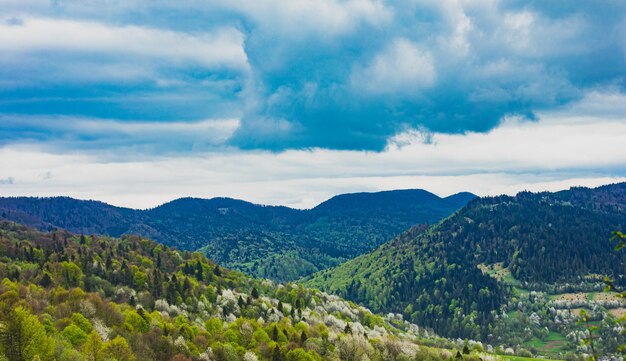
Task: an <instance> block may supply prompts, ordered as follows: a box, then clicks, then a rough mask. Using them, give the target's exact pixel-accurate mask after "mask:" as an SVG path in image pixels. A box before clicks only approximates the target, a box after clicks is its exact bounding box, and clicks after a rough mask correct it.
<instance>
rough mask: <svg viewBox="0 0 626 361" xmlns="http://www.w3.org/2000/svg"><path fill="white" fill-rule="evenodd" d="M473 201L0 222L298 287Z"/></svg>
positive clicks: (425, 196) (18, 201) (238, 204)
mask: <svg viewBox="0 0 626 361" xmlns="http://www.w3.org/2000/svg"><path fill="white" fill-rule="evenodd" d="M473 197H474V196H473V195H471V194H469V193H461V194H458V195H454V196H450V197H447V198H440V197H438V196H436V195H434V194H432V193H429V192H426V191H424V190H400V191H387V192H378V193H356V194H344V195H340V196H336V197H333V198H331V199H329V200H328V201H326V202H324V203H322V204H320V205H319V206H317V207H315V208H313V209H310V210H297V209H292V208H288V207H280V206H262V205H257V204H252V203H249V202H245V201H241V200H236V199H230V198H213V199H197V198H181V199H178V200H175V201H172V202H169V203H166V204H163V205H161V206H159V207H156V208H153V209H149V210H133V209H128V208H120V207H114V206H111V205H108V204H106V203H102V202H96V201H82V200H76V199H71V198H67V197H54V198H29V197H18V198H0V217H2V218H5V219H8V220H12V221H16V222H21V223H24V224H28V225H30V226H33V227H36V228H37V229H40V230H53V229H56V228H61V229H66V230H69V231H72V232H75V233H82V234H87V235H90V234H98V235H110V236H113V237H119V236H122V235H124V234H136V235H140V236H143V237H149V238H152V239H154V240H156V241H159V242H161V243H163V244H166V245H169V246H174V247H176V248H178V249H181V250H201V251H202V252H203V253H205V254H206V255H207V256H208V257H209V258H211V259H212V260H214V261H216V262H219V263H221V264H224V265H225V266H227V267H230V268H234V269H238V270H241V271H244V272H246V273H248V274H251V275H255V276H259V277H268V278H273V279H277V280H293V279H297V278H300V277H302V276H305V275H308V274H311V273H314V272H316V271H318V270H321V269H325V268H328V267H330V266H334V265H337V264H339V263H341V262H343V261H345V260H347V259H350V258H353V257H355V256H358V255H360V254H363V253H365V252H368V251H370V250H372V249H373V248H375V247H376V246H378V245H380V244H382V243H384V242H385V241H386V240H388V239H390V238H391V237H393V236H395V235H396V234H398V233H400V232H402V231H404V230H405V229H407V228H409V227H411V226H413V225H415V224H422V223H436V222H437V221H439V220H441V219H442V218H444V217H446V216H448V215H449V214H450V213H452V212H454V211H455V210H457V209H458V208H460V207H462V206H463V205H465V204H466V203H467V202H468V201H469V200H470V199H471V198H473Z"/></svg>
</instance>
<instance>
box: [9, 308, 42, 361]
mask: <svg viewBox="0 0 626 361" xmlns="http://www.w3.org/2000/svg"><path fill="white" fill-rule="evenodd" d="M53 349H54V343H53V341H52V339H51V338H50V337H49V336H48V335H46V331H45V329H44V327H43V326H42V325H41V323H40V322H39V320H38V319H37V317H36V316H35V315H33V314H31V313H30V312H29V311H28V310H26V309H24V308H23V307H21V306H18V307H16V308H15V309H14V310H12V311H9V313H8V315H5V317H3V319H2V324H1V327H0V350H2V352H3V353H4V355H5V356H6V357H7V359H8V360H9V361H21V360H33V358H35V357H39V359H41V360H48V359H50V358H51V356H52V352H53Z"/></svg>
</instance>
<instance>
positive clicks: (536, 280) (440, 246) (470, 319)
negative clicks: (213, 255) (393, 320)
mask: <svg viewBox="0 0 626 361" xmlns="http://www.w3.org/2000/svg"><path fill="white" fill-rule="evenodd" d="M625 225H626V183H621V184H615V185H609V186H604V187H600V188H596V189H588V188H572V189H570V190H568V191H563V192H557V193H536V194H535V193H530V192H522V193H519V194H518V195H517V196H515V197H508V196H500V197H487V198H480V199H475V200H473V201H471V202H470V203H469V204H468V205H467V206H466V207H464V208H463V209H461V210H459V211H458V212H456V213H455V214H453V215H452V216H450V217H449V218H447V219H445V220H444V221H442V222H441V223H439V224H437V225H435V226H433V227H430V228H428V229H419V228H417V229H412V230H411V231H409V232H406V233H404V234H403V235H401V236H400V237H398V238H396V239H394V240H393V241H391V242H389V243H386V244H384V245H382V246H381V247H379V248H377V249H376V250H374V251H373V252H371V253H369V254H366V255H362V256H360V257H357V258H356V259H354V260H351V261H348V262H346V263H344V264H342V265H340V266H338V267H336V268H334V269H330V270H327V271H323V272H320V273H317V274H315V275H314V276H313V277H311V278H309V279H307V280H306V281H305V282H304V284H305V285H307V286H311V287H318V288H320V289H324V290H327V291H329V292H332V293H337V294H339V295H342V296H344V297H346V298H348V299H351V300H354V301H356V302H360V303H363V304H365V305H367V306H368V307H370V308H372V309H373V310H375V311H377V312H399V313H402V314H403V315H404V316H405V317H407V318H408V319H410V320H411V321H412V322H415V323H418V324H421V325H424V326H426V327H431V328H432V329H434V330H435V331H436V332H438V333H440V334H442V335H446V336H450V337H470V338H477V339H482V340H486V341H489V342H492V343H494V344H499V343H500V342H504V341H507V342H513V343H515V342H519V343H523V342H526V341H527V340H528V341H530V340H532V338H533V337H542V338H543V339H544V340H546V342H547V341H548V338H547V334H546V335H543V332H544V331H543V330H544V327H548V328H550V329H552V330H556V331H558V332H559V335H560V336H559V337H560V338H561V339H562V340H565V338H566V337H565V336H567V335H568V334H570V333H572V332H573V333H574V334H573V335H572V340H573V339H575V338H576V337H578V336H576V332H578V331H579V330H578V329H577V328H576V326H575V316H572V317H571V319H567V320H566V321H563V320H565V316H564V315H562V314H560V311H559V310H565V311H568V310H570V309H573V308H575V307H574V306H575V305H574V304H573V303H571V302H569V303H567V302H565V303H561V304H559V303H555V302H552V301H550V300H549V295H550V294H552V295H557V294H564V293H567V292H582V291H584V292H589V291H601V290H602V287H603V286H602V282H601V277H602V276H604V275H607V276H610V277H612V278H613V279H615V280H616V282H618V283H621V284H623V283H624V280H623V275H624V274H626V273H625V271H626V269H625V267H626V263H625V262H624V261H625V256H624V254H623V253H616V252H614V250H613V245H611V244H610V243H609V242H608V239H609V238H610V234H611V231H612V230H616V229H623V228H624V226H625ZM533 292H534V293H533ZM544 299H545V301H542V300H544ZM607 304H608V303H606V302H605V303H604V304H602V305H600V303H598V302H596V303H594V304H593V305H587V306H589V307H590V308H593V307H592V306H594V305H600V306H602V307H604V306H606V305H607ZM600 306H598V307H600ZM614 306H619V305H614ZM518 308H520V309H522V311H523V312H521V314H520V315H519V316H517V314H515V313H510V312H512V311H514V310H515V311H517V309H518ZM557 311H559V312H557ZM599 311H600V309H599V308H598V309H597V313H598V315H597V317H600V316H599V314H600V312H599ZM533 312H535V313H536V314H537V317H538V319H539V321H537V322H536V323H533V322H531V320H529V316H531V314H532V313H533ZM574 312H576V311H574ZM503 314H505V315H506V314H509V316H511V317H503V316H502V315H503ZM514 321H515V322H514ZM518 321H519V322H518ZM561 321H563V322H561ZM516 322H517V323H516ZM606 322H607V327H609V326H608V325H609V323H610V320H609V318H606ZM526 328H527V331H523V330H525V329H526ZM520 329H521V330H520ZM524 332H526V333H524ZM507 338H508V339H507ZM578 338H580V337H578ZM570 341H571V340H570ZM574 341H575V340H574ZM541 342H543V341H541ZM575 343H576V342H572V343H571V344H570V345H573V344H575ZM538 344H539V343H538V342H535V343H534V345H535V346H537V345H538ZM528 347H533V344H532V343H530V344H528ZM559 351H561V350H559Z"/></svg>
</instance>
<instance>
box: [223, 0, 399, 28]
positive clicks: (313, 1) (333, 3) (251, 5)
mask: <svg viewBox="0 0 626 361" xmlns="http://www.w3.org/2000/svg"><path fill="white" fill-rule="evenodd" d="M221 6H223V7H225V8H234V9H237V10H238V11H240V12H242V13H244V14H247V15H248V16H250V17H252V18H253V19H254V20H255V21H256V23H257V24H258V25H260V26H262V27H264V28H265V30H266V31H271V32H272V33H279V34H280V35H281V37H291V36H303V35H304V36H308V35H309V34H311V33H314V34H322V35H331V36H334V35H341V34H345V33H347V32H351V31H353V30H354V29H355V28H356V27H357V26H358V25H359V24H360V23H368V24H372V25H375V26H380V25H382V24H385V23H387V22H388V21H390V20H391V18H392V13H391V11H390V10H389V9H387V7H386V6H385V5H384V3H383V2H382V1H379V0H348V1H338V0H290V1H279V0H256V1H247V0H243V1H242V0H238V1H233V2H226V3H223V2H222V5H221Z"/></svg>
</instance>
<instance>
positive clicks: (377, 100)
mask: <svg viewBox="0 0 626 361" xmlns="http://www.w3.org/2000/svg"><path fill="white" fill-rule="evenodd" d="M625 141H626V2H624V1H622V0H587V1H571V0H552V1H534V0H526V1H522V0H509V1H498V0H397V1H378V0H290V1H278V0H256V1H244V0H230V1H223V0H222V1H217V0H203V1H200V0H179V1H175V2H173V1H164V0H125V1H119V0H84V1H69V0H53V1H50V0H48V1H44V0H0V196H21V195H26V196H55V195H68V196H72V197H76V198H81V199H98V200H103V201H106V202H109V203H112V204H115V205H120V206H128V207H134V208H147V207H153V206H156V205H158V204H161V203H163V202H166V201H169V200H172V199H175V198H178V197H182V196H194V197H203V198H210V197H215V196H228V197H234V198H242V199H246V200H249V201H253V202H256V203H262V204H282V205H287V206H292V207H298V208H308V207H312V206H314V205H316V204H317V203H319V202H321V201H323V200H325V199H327V198H329V197H331V196H333V195H335V194H339V193H347V192H358V191H378V190H388V189H406V188H423V189H426V190H429V191H431V192H434V193H436V194H438V195H441V196H446V195H450V194H453V193H456V192H461V191H470V192H473V193H475V194H478V195H495V194H502V193H506V194H515V193H517V192H519V191H522V190H531V191H542V190H559V189H564V188H568V187H570V186H576V185H584V186H597V185H601V184H606V183H614V182H620V181H626V146H625V143H626V142H625Z"/></svg>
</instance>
